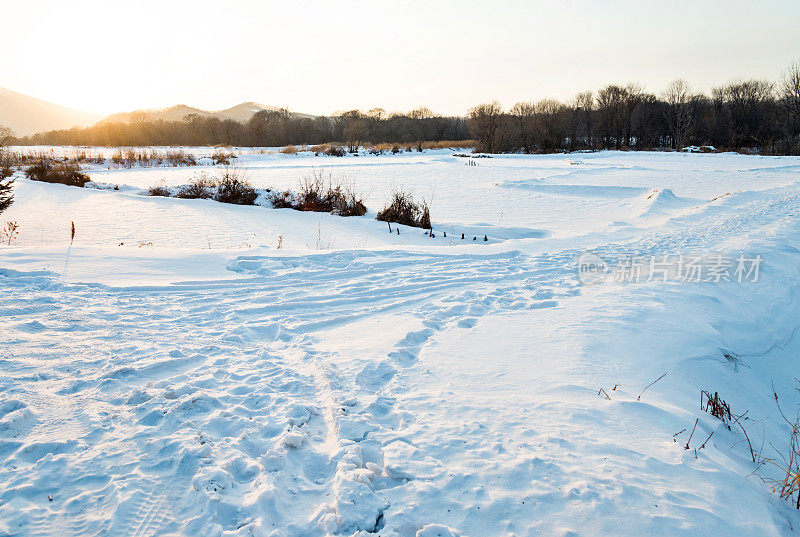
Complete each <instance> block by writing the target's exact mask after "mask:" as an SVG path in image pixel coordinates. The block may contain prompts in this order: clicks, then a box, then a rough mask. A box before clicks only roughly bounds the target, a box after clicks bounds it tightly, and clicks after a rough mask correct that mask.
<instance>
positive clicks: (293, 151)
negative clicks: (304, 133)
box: [281, 145, 300, 155]
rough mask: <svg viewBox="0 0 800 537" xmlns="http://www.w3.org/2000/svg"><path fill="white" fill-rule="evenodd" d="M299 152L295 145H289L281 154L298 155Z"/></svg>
mask: <svg viewBox="0 0 800 537" xmlns="http://www.w3.org/2000/svg"><path fill="white" fill-rule="evenodd" d="M299 151H300V150H299V149H297V148H296V147H295V146H293V145H287V146H286V147H284V148H283V149H281V153H283V154H284V155H296V154H297V153H298V152H299Z"/></svg>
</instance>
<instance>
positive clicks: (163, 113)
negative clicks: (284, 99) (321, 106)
mask: <svg viewBox="0 0 800 537" xmlns="http://www.w3.org/2000/svg"><path fill="white" fill-rule="evenodd" d="M261 110H271V111H274V110H280V108H279V107H277V106H267V105H263V104H258V103H253V102H246V103H241V104H237V105H236V106H234V107H232V108H226V109H225V110H217V111H208V110H201V109H200V108H194V107H192V106H186V105H185V104H179V105H176V106H171V107H169V108H164V109H162V110H134V111H133V112H121V113H118V114H111V115H110V116H108V117H106V118H104V119H103V120H102V122H103V123H130V122H131V121H132V120H133V119H134V118H137V117H139V118H142V119H146V120H150V121H155V120H164V121H183V118H184V117H186V116H188V115H189V114H197V115H199V116H203V117H216V118H219V119H232V120H234V121H238V122H240V123H244V122H246V121H247V120H249V119H250V118H251V117H253V114H255V113H256V112H260V111H261ZM295 115H297V116H300V117H309V118H313V117H315V116H312V115H309V114H295Z"/></svg>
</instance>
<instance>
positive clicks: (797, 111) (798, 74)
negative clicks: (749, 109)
mask: <svg viewBox="0 0 800 537" xmlns="http://www.w3.org/2000/svg"><path fill="white" fill-rule="evenodd" d="M780 97H781V104H782V105H783V109H784V110H785V112H786V120H787V121H786V123H787V129H788V133H787V134H788V135H789V138H792V139H793V138H795V137H796V136H798V135H800V61H797V62H794V63H792V64H791V65H790V66H789V68H788V69H787V70H786V72H785V73H784V75H783V78H782V79H781V84H780ZM792 141H794V140H792ZM794 143H795V144H797V145H800V142H794Z"/></svg>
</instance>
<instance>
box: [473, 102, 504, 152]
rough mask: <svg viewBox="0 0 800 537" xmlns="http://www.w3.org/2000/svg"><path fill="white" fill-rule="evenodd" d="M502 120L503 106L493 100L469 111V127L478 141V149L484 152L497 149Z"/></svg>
mask: <svg viewBox="0 0 800 537" xmlns="http://www.w3.org/2000/svg"><path fill="white" fill-rule="evenodd" d="M502 120H503V108H502V107H501V106H500V103H498V102H497V101H493V102H491V103H487V104H480V105H478V106H476V107H475V108H472V109H471V110H470V111H469V128H470V131H471V132H472V133H473V134H474V136H475V139H476V140H477V141H478V146H479V147H478V149H479V150H481V151H483V152H486V153H495V152H497V151H498V150H499V147H498V146H499V143H498V141H499V140H498V138H499V137H498V134H499V132H498V131H499V130H500V126H501V125H502Z"/></svg>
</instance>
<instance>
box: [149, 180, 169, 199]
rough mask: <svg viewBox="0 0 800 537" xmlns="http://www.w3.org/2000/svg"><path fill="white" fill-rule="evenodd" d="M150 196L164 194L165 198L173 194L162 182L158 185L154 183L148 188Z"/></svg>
mask: <svg viewBox="0 0 800 537" xmlns="http://www.w3.org/2000/svg"><path fill="white" fill-rule="evenodd" d="M147 195H148V196H162V197H164V198H168V197H170V196H171V195H172V193H171V192H170V191H169V189H168V188H167V187H166V186H165V185H164V183H163V182H162V183H160V184H158V185H153V186H151V187H150V188H148V189H147Z"/></svg>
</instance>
